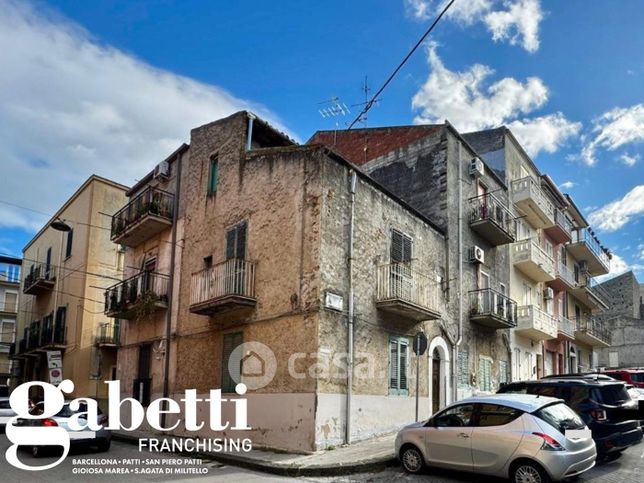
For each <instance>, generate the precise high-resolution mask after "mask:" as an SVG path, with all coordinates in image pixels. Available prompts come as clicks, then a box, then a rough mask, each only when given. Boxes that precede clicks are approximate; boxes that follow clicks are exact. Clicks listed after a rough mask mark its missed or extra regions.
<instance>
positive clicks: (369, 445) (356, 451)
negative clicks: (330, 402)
mask: <svg viewBox="0 0 644 483" xmlns="http://www.w3.org/2000/svg"><path fill="white" fill-rule="evenodd" d="M112 437H113V438H114V439H115V440H117V441H122V442H126V443H130V444H134V445H138V443H139V438H157V439H159V440H163V439H169V438H172V437H169V436H163V435H158V434H149V433H144V432H141V431H132V432H122V431H114V432H113V433H112ZM174 438H176V437H174ZM394 438H395V434H390V435H386V436H380V437H378V438H373V439H370V440H367V441H361V442H359V443H354V444H351V445H348V446H341V447H338V448H336V449H333V450H325V451H318V452H317V453H313V454H307V455H301V454H290V453H280V452H273V451H268V450H259V449H254V450H251V451H249V452H248V453H238V452H218V453H186V454H189V455H190V456H193V457H194V456H199V457H202V458H204V459H210V460H213V461H217V462H219V463H224V464H228V465H233V466H240V467H243V468H248V469H252V470H256V471H264V472H266V473H273V474H277V475H283V476H338V475H348V474H351V473H360V472H366V471H377V470H381V469H384V468H385V467H386V466H390V465H393V464H395V460H396V459H395V455H394Z"/></svg>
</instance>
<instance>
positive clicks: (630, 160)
mask: <svg viewBox="0 0 644 483" xmlns="http://www.w3.org/2000/svg"><path fill="white" fill-rule="evenodd" d="M619 159H620V160H621V161H622V163H624V164H625V165H626V166H628V167H629V168H632V167H633V166H635V164H636V163H637V162H638V161H639V160H640V155H639V154H633V155H631V154H628V153H624V154H622V155H621V156H620V157H619Z"/></svg>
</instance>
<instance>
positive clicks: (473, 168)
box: [470, 158, 485, 177]
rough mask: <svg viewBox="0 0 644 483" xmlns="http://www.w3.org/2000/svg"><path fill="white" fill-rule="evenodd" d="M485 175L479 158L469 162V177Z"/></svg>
mask: <svg viewBox="0 0 644 483" xmlns="http://www.w3.org/2000/svg"><path fill="white" fill-rule="evenodd" d="M484 174H485V166H484V165H483V161H481V158H472V161H470V176H477V177H478V176H483V175H484Z"/></svg>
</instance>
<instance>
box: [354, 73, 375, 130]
mask: <svg viewBox="0 0 644 483" xmlns="http://www.w3.org/2000/svg"><path fill="white" fill-rule="evenodd" d="M360 90H362V92H363V93H364V102H359V103H357V104H351V107H357V106H362V108H363V109H362V110H361V112H360V115H359V116H358V117H357V119H356V120H355V121H354V123H355V122H361V123H362V127H363V128H366V127H367V126H368V124H369V122H368V121H369V110H368V109H364V108H365V107H366V106H367V105H368V104H369V103H370V101H369V92H371V87H369V78H368V77H367V76H364V84H362V88H361V89H360ZM379 102H380V98H379V97H378V98H375V99H373V100H372V101H371V105H376V106H377V105H378V103H379Z"/></svg>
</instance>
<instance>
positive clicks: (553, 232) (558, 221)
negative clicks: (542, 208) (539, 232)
mask: <svg viewBox="0 0 644 483" xmlns="http://www.w3.org/2000/svg"><path fill="white" fill-rule="evenodd" d="M572 231H573V226H572V221H570V220H569V219H568V217H567V216H566V214H565V213H564V212H563V211H561V210H560V209H559V208H557V209H555V224H554V225H552V226H550V227H548V228H546V233H547V234H548V236H549V237H550V238H552V240H553V241H554V242H555V243H568V242H569V241H570V240H572Z"/></svg>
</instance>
